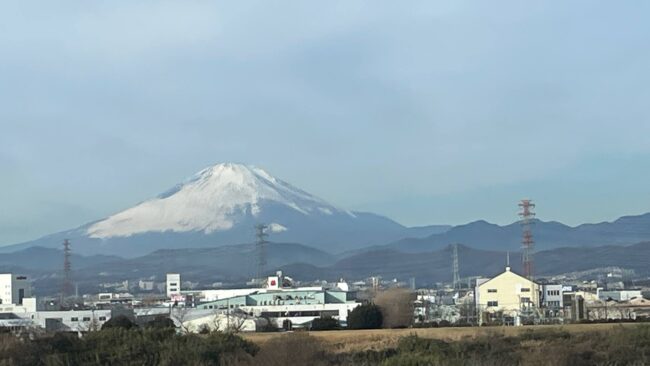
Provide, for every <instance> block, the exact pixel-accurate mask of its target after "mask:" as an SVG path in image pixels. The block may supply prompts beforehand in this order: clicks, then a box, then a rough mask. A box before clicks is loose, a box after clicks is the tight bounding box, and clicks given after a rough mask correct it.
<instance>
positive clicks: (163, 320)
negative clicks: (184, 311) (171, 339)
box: [109, 315, 176, 329]
mask: <svg viewBox="0 0 650 366" xmlns="http://www.w3.org/2000/svg"><path fill="white" fill-rule="evenodd" d="M111 320H112V319H111ZM109 321H110V320H109ZM144 326H145V328H155V329H169V328H176V325H174V321H173V320H171V319H170V318H168V317H166V316H162V315H161V316H157V317H156V318H155V319H153V320H151V321H149V322H147V323H146V324H145V325H144ZM127 329H128V328H127Z"/></svg>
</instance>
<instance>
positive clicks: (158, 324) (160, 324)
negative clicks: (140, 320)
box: [144, 315, 176, 329]
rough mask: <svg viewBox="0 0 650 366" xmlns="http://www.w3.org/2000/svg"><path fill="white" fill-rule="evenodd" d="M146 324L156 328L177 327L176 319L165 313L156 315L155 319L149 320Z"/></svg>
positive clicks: (148, 326) (146, 326)
mask: <svg viewBox="0 0 650 366" xmlns="http://www.w3.org/2000/svg"><path fill="white" fill-rule="evenodd" d="M144 326H145V328H154V329H169V328H176V325H174V321H173V320H171V319H170V318H168V317H166V316H164V315H159V316H157V317H155V318H154V319H153V320H150V321H148V322H147V323H146V324H145V325H144Z"/></svg>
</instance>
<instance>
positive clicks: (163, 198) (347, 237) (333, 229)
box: [0, 164, 424, 257]
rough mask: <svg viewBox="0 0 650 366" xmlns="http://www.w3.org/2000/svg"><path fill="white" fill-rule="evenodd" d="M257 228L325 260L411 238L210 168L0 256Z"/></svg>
mask: <svg viewBox="0 0 650 366" xmlns="http://www.w3.org/2000/svg"><path fill="white" fill-rule="evenodd" d="M259 223H265V224H267V225H268V226H269V234H270V237H269V240H270V241H273V242H284V243H299V244H303V245H307V246H311V247H313V248H317V249H320V250H323V251H325V252H329V253H340V252H344V251H348V250H353V249H359V248H362V247H365V246H368V245H378V244H385V243H387V242H390V241H394V240H398V239H400V238H404V237H407V236H408V237H410V236H412V235H411V233H410V232H409V229H408V228H405V227H404V226H402V225H400V224H398V223H396V222H395V221H392V220H390V219H388V218H386V217H383V216H380V215H375V214H372V213H363V212H350V211H346V210H342V209H339V208H337V207H335V206H333V205H331V204H329V203H327V202H325V201H323V200H322V199H320V198H318V197H315V196H313V195H311V194H309V193H307V192H305V191H302V190H300V189H298V188H296V187H294V186H292V185H290V184H289V183H286V182H283V181H282V180H280V179H277V178H274V177H273V176H271V175H270V174H269V173H267V172H266V171H264V170H262V169H259V168H255V167H252V166H246V165H241V164H218V165H215V166H212V167H209V168H206V169H204V170H202V171H200V172H199V173H197V174H195V175H194V176H193V177H191V178H190V179H187V180H186V181H184V182H183V183H181V184H179V185H177V186H176V187H174V188H173V189H171V190H169V191H167V192H165V193H163V194H161V195H159V196H158V197H155V198H153V199H150V200H147V201H144V202H142V203H140V204H138V205H136V206H134V207H132V208H129V209H126V210H124V211H122V212H119V213H116V214H114V215H112V216H110V217H108V218H104V219H101V220H98V221H95V222H92V223H89V224H86V225H83V226H80V227H78V228H76V229H72V230H68V231H64V232H60V233H55V234H51V235H48V236H45V237H42V238H40V239H37V240H33V241H29V242H26V243H20V244H15V245H11V246H7V247H2V248H0V252H5V253H6V252H11V251H16V250H21V249H24V248H29V247H33V246H41V247H46V248H58V247H60V246H61V242H62V241H63V239H70V240H71V242H72V243H73V248H74V251H75V253H78V254H84V255H94V254H111V255H118V256H122V257H134V256H140V255H144V254H147V253H151V252H153V251H155V250H158V249H182V248H206V247H217V246H223V245H235V244H244V243H252V242H253V241H254V240H255V230H254V227H255V225H257V224H259ZM421 235H424V234H423V233H420V234H419V235H417V236H418V237H420V236H421Z"/></svg>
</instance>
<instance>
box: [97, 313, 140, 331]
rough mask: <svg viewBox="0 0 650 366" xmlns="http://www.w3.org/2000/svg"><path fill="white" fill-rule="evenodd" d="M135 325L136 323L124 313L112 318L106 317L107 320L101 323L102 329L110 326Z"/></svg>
mask: <svg viewBox="0 0 650 366" xmlns="http://www.w3.org/2000/svg"><path fill="white" fill-rule="evenodd" d="M136 326H137V325H136V324H135V323H134V322H133V321H131V319H129V318H128V317H127V316H126V315H118V316H116V317H114V318H110V319H108V321H107V322H106V323H104V325H102V330H103V329H111V328H123V329H131V328H135V327H136Z"/></svg>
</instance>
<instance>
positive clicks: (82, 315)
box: [16, 310, 111, 332]
mask: <svg viewBox="0 0 650 366" xmlns="http://www.w3.org/2000/svg"><path fill="white" fill-rule="evenodd" d="M16 315H18V316H19V317H20V318H23V319H28V320H31V321H32V323H33V324H34V326H36V327H40V328H43V329H45V330H46V331H48V332H90V331H95V330H100V329H101V327H102V325H104V323H106V322H107V321H108V320H109V319H110V318H111V311H110V310H74V311H37V312H33V313H29V312H28V313H22V314H16Z"/></svg>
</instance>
